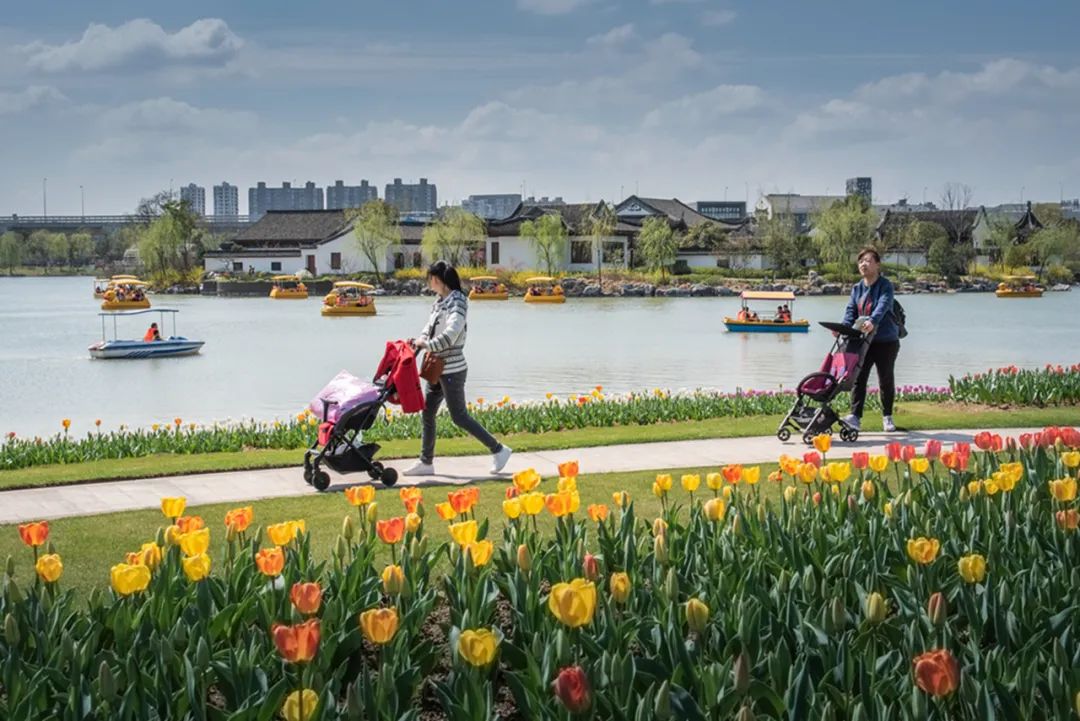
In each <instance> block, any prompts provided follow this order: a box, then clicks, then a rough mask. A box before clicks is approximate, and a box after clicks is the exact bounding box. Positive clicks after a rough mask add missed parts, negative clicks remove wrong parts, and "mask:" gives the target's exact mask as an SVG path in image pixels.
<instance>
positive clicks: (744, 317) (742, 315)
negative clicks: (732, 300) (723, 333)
mask: <svg viewBox="0 0 1080 721" xmlns="http://www.w3.org/2000/svg"><path fill="white" fill-rule="evenodd" d="M749 319H750V318H749V316H748V315H747V313H746V308H740V309H739V314H738V315H736V316H735V320H737V321H739V322H740V323H744V322H746V321H747V320H749Z"/></svg>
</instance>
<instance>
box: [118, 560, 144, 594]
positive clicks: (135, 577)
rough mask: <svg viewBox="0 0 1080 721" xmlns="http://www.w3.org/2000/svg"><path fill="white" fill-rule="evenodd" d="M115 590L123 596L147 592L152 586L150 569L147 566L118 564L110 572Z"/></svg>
mask: <svg viewBox="0 0 1080 721" xmlns="http://www.w3.org/2000/svg"><path fill="white" fill-rule="evenodd" d="M109 579H110V581H111V582H112V587H113V590H114V591H116V592H117V593H118V594H120V595H121V596H130V595H131V594H133V593H138V592H140V591H145V590H146V587H147V586H149V585H150V569H149V568H147V567H146V566H140V565H132V564H128V563H118V564H116V565H115V566H113V567H112V569H111V570H110V571H109Z"/></svg>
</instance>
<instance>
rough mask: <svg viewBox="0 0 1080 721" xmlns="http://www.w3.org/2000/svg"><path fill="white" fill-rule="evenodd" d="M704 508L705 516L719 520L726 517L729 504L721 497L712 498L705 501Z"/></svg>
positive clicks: (711, 519)
mask: <svg viewBox="0 0 1080 721" xmlns="http://www.w3.org/2000/svg"><path fill="white" fill-rule="evenodd" d="M702 510H703V511H704V513H705V517H706V518H708V519H709V520H710V521H719V520H720V519H722V518H723V517H724V511H726V510H727V506H726V505H725V503H724V501H723V500H722V499H720V498H710V499H709V500H708V501H706V502H705V506H704V508H703V509H702Z"/></svg>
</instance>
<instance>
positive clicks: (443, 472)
mask: <svg viewBox="0 0 1080 721" xmlns="http://www.w3.org/2000/svg"><path fill="white" fill-rule="evenodd" d="M1036 430H1040V429H1029V428H1003V429H997V430H996V431H995V432H996V433H1000V434H1002V435H1003V436H1016V435H1018V434H1020V433H1025V432H1031V431H1036ZM974 433H975V431H972V430H966V431H964V430H944V431H918V432H911V433H891V434H888V435H886V434H884V433H865V434H863V435H862V436H860V437H859V441H858V442H857V443H854V444H850V443H843V444H838V447H837V453H840V454H846V453H848V452H850V451H851V450H856V449H862V450H868V449H873V448H879V449H880V448H881V447H882V446H883V445H884V444H885V443H888V442H891V441H901V442H905V443H911V444H914V445H917V446H921V445H922V444H924V443H925V441H926V439H928V438H937V439H939V440H942V441H944V442H946V443H948V442H954V441H970V440H971V438H972V436H973V435H974ZM805 450H806V446H804V445H803V444H802V443H801V442H798V441H797V440H795V439H793V440H790V441H788V442H787V443H781V442H780V441H778V440H777V439H776V437H775V436H760V437H754V438H716V439H709V440H700V441H670V442H664V443H637V444H629V445H620V446H600V447H597V448H569V449H565V450H554V451H537V452H533V453H515V454H514V456H513V457H512V458H511V459H510V463H509V464H508V466H507V468H506V471H505V472H504V473H503V474H502V477H503V478H509V475H510V474H511V473H513V472H514V471H518V470H522V469H525V468H535V469H536V470H537V471H539V472H540V473H541V474H543V475H545V476H550V475H554V474H555V473H556V469H555V467H556V465H558V464H559V463H561V462H562V461H569V460H577V461H578V462H579V463H580V464H581V471H582V473H583V474H589V473H617V472H620V471H622V472H626V471H642V470H649V469H654V468H655V469H663V468H691V467H701V466H719V465H722V464H724V463H766V462H770V461H775V460H776V459H777V458H778V457H779V456H780V454H781V453H787V454H789V455H796V454H798V455H801V454H802V453H803V452H805ZM411 463H412V461H409V460H396V461H389V462H387V465H389V466H393V467H394V468H397V469H399V470H401V469H403V468H406V467H408V466H409V465H411ZM490 467H491V456H488V455H484V456H462V457H457V458H440V459H437V461H436V466H435V468H436V470H437V471H438V473H439V475H436V476H431V477H429V478H405V477H402V478H401V480H400V481H399V485H433V484H444V485H445V484H468V483H473V482H475V481H478V480H484V479H490V478H494V477H493V476H491V475H490V474H488V470H489V469H490ZM327 470H329V469H327ZM330 473H331V478H332V480H331V485H330V488H329V491H340V490H341V489H343V488H345V487H347V486H350V485H355V484H358V483H366V482H368V477H367V475H365V474H354V475H351V476H340V475H337V474H335V473H333V471H330ZM314 492H315V491H314V490H312V488H311V487H310V486H308V485H307V484H306V483H304V479H303V474H302V472H301V469H300V467H299V466H297V467H295V468H273V469H267V470H257V471H231V472H228V473H202V474H195V475H189V476H171V477H167V478H144V479H135V480H129V481H110V482H108V483H87V484H79V485H71V486H57V487H52V488H31V489H23V490H16V491H0V523H22V522H26V521H30V520H43V519H50V518H63V517H67V516H89V515H94V514H98V513H112V512H115V511H128V510H133V509H138V508H156V507H157V506H158V505H159V504H160V501H161V498H163V497H165V496H184V497H186V498H187V501H188V505H189V506H199V505H204V504H209V503H226V502H239V501H249V500H258V499H261V498H281V497H285V496H302V495H307V494H310V493H314Z"/></svg>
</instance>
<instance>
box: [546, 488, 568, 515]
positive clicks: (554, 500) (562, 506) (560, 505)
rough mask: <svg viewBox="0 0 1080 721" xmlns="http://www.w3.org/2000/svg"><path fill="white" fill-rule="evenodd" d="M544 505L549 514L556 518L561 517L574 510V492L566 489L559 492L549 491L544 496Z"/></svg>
mask: <svg viewBox="0 0 1080 721" xmlns="http://www.w3.org/2000/svg"><path fill="white" fill-rule="evenodd" d="M544 505H546V506H547V509H548V511H549V512H550V513H551V515H553V516H555V517H556V518H562V517H563V516H566V515H569V514H571V513H573V512H574V509H573V505H574V494H572V493H570V492H568V491H560V492H559V493H549V494H547V495H546V496H544Z"/></svg>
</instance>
